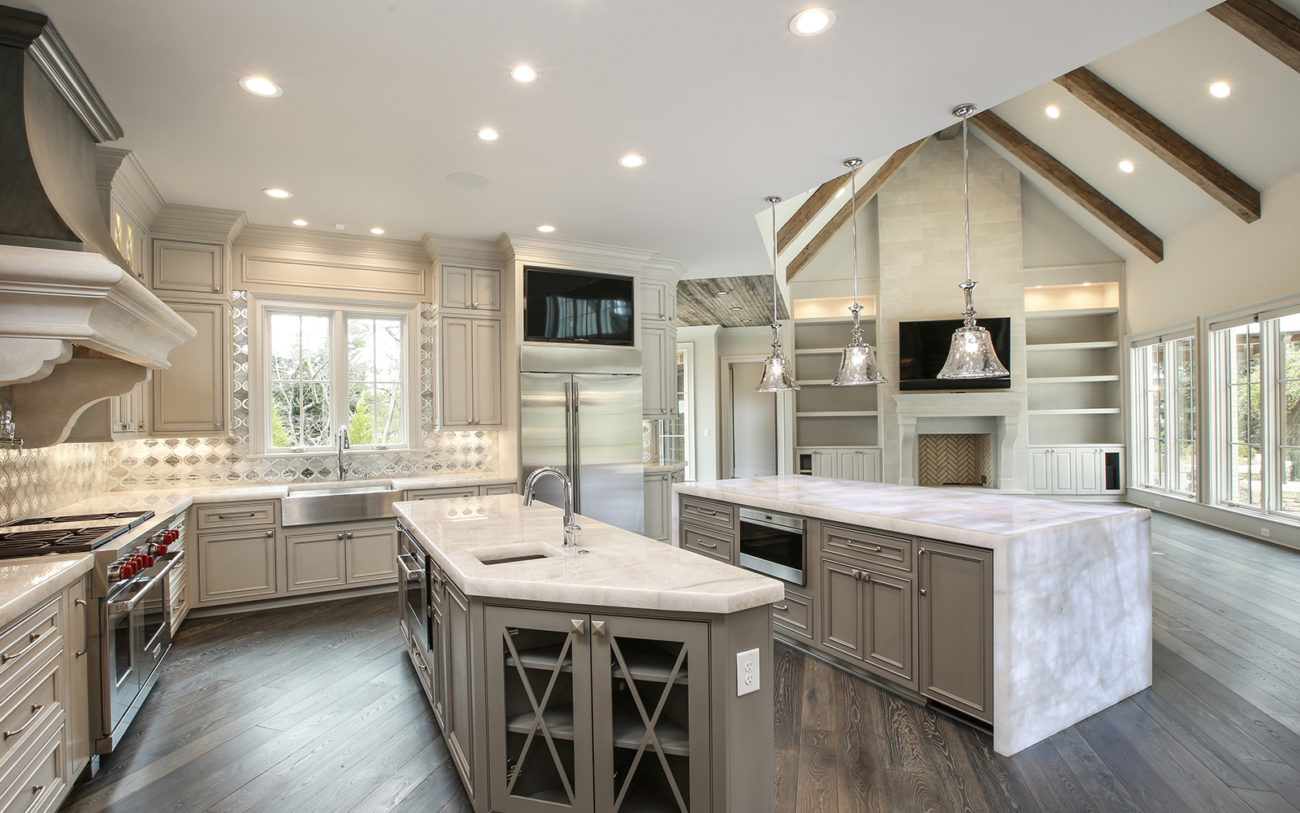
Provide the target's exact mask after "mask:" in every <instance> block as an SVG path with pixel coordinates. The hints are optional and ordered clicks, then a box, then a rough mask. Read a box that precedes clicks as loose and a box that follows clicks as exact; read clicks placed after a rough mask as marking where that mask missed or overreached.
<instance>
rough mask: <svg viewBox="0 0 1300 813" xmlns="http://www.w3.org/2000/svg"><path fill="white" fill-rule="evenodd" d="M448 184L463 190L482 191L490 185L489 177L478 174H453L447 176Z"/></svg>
mask: <svg viewBox="0 0 1300 813" xmlns="http://www.w3.org/2000/svg"><path fill="white" fill-rule="evenodd" d="M447 183H449V184H451V185H452V186H459V187H461V188H462V189H482V188H483V187H485V186H487V185H488V183H489V180H488V176H486V175H480V174H479V173H477V172H453V173H451V174H450V175H448V176H447Z"/></svg>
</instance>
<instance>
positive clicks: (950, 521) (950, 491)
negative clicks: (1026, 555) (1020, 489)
mask: <svg viewBox="0 0 1300 813" xmlns="http://www.w3.org/2000/svg"><path fill="white" fill-rule="evenodd" d="M673 491H674V492H675V493H677V494H686V495H690V496H695V497H702V498H704V499H710V500H717V501H719V502H727V503H735V504H737V505H744V506H748V507H752V508H762V509H766V510H768V511H778V512H781V513H786V514H794V515H796V516H801V517H809V518H815V519H821V520H826V521H828V522H838V523H842V524H845V525H859V526H867V527H871V528H878V529H880V530H883V531H894V532H895V533H900V534H908V535H913V536H924V537H931V538H935V539H943V540H946V541H949V542H957V543H960V544H963V545H974V546H975V547H980V548H990V549H993V550H999V549H1002V548H1004V547H1005V546H1006V545H1007V543H1008V542H1010V541H1012V540H1041V539H1045V538H1050V537H1051V536H1053V535H1054V534H1055V533H1059V532H1063V531H1066V530H1068V529H1069V528H1071V527H1075V526H1079V525H1089V524H1097V525H1107V524H1118V525H1132V524H1137V523H1142V522H1145V521H1147V520H1148V519H1149V518H1150V516H1151V512H1150V511H1148V510H1147V509H1145V508H1134V507H1132V506H1128V505H1118V504H1115V503H1085V502H1064V501H1062V500H1051V499H1045V498H1042V497H1021V496H1015V495H1011V494H999V493H997V492H994V491H989V492H984V491H981V490H978V489H965V488H925V487H921V486H900V485H893V484H890V483H866V482H860V481H856V480H834V479H830V478H826V477H809V476H807V475H802V474H797V475H790V474H787V475H779V476H776V477H750V478H746V479H737V480H717V481H714V482H703V483H679V484H677V485H675V486H673Z"/></svg>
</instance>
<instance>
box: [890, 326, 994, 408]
mask: <svg viewBox="0 0 1300 813" xmlns="http://www.w3.org/2000/svg"><path fill="white" fill-rule="evenodd" d="M977 321H978V323H979V325H980V327H982V328H984V329H986V330H988V332H989V333H990V334H992V336H993V350H994V352H996V353H997V354H998V360H999V361H1001V362H1002V365H1003V366H1004V367H1006V368H1007V369H1008V370H1010V369H1011V320H1010V319H1009V318H1007V317H1005V316H1002V317H998V318H995V319H983V318H981V319H978V320H977ZM961 323H962V320H960V319H935V320H931V321H928V322H899V323H898V388H899V389H900V390H1009V389H1011V377H1010V376H1008V377H1006V378H975V379H962V380H944V379H941V378H939V377H938V375H939V371H940V370H942V369H943V363H944V362H945V361H947V360H948V348H949V347H951V346H952V332H953V331H954V330H956V329H957V328H959V327H961Z"/></svg>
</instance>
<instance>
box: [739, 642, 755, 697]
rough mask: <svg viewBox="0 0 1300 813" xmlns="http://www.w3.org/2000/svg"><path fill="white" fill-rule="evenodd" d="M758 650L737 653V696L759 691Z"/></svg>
mask: <svg viewBox="0 0 1300 813" xmlns="http://www.w3.org/2000/svg"><path fill="white" fill-rule="evenodd" d="M758 688H759V687H758V650H757V649H747V650H745V651H744V652H737V653H736V697H741V696H743V695H747V694H751V693H753V692H756V691H758Z"/></svg>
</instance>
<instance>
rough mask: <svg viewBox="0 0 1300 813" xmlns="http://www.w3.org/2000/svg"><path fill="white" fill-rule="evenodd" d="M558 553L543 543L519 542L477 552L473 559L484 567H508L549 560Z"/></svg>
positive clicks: (558, 553) (558, 552)
mask: <svg viewBox="0 0 1300 813" xmlns="http://www.w3.org/2000/svg"><path fill="white" fill-rule="evenodd" d="M559 555H560V551H558V550H556V549H555V548H553V547H551V546H550V545H547V544H546V543H545V542H521V543H518V544H514V545H501V546H499V547H495V548H488V549H487V550H481V551H477V552H476V553H475V554H474V558H475V559H478V560H479V561H480V562H482V563H483V564H485V565H508V564H511V563H512V562H527V561H531V560H533V559H549V558H550V557H552V556H559Z"/></svg>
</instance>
